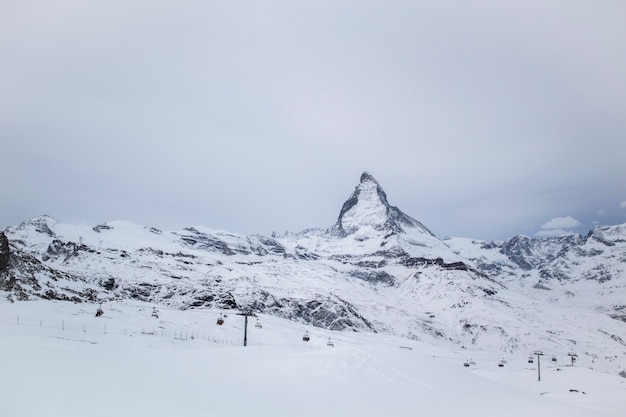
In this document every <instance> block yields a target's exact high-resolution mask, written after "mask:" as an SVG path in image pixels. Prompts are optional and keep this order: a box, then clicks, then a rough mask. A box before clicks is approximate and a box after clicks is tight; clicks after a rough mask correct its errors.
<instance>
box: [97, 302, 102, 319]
mask: <svg viewBox="0 0 626 417" xmlns="http://www.w3.org/2000/svg"><path fill="white" fill-rule="evenodd" d="M103 314H104V310H102V304H100V307H98V309H97V310H96V317H100V316H101V315H103Z"/></svg>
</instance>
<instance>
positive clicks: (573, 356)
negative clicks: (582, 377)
mask: <svg viewBox="0 0 626 417" xmlns="http://www.w3.org/2000/svg"><path fill="white" fill-rule="evenodd" d="M567 356H569V357H570V358H572V366H574V362H576V357H577V356H578V355H577V354H575V353H574V352H570V353H568V354H567Z"/></svg>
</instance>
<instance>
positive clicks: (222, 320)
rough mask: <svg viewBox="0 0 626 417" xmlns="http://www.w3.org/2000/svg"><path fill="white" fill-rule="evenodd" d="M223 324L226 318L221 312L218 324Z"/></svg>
mask: <svg viewBox="0 0 626 417" xmlns="http://www.w3.org/2000/svg"><path fill="white" fill-rule="evenodd" d="M222 324H224V318H223V317H222V314H220V317H219V318H218V319H217V325H218V326H221V325H222Z"/></svg>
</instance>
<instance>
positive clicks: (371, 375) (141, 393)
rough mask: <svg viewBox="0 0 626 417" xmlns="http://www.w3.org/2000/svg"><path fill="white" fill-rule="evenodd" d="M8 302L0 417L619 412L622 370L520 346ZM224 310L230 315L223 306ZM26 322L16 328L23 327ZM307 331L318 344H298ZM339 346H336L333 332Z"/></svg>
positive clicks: (125, 307) (131, 306) (2, 323)
mask: <svg viewBox="0 0 626 417" xmlns="http://www.w3.org/2000/svg"><path fill="white" fill-rule="evenodd" d="M103 308H104V310H105V314H104V316H102V317H99V318H95V317H94V314H93V313H94V311H95V306H92V305H89V306H88V305H86V304H73V303H67V302H58V301H46V300H40V301H29V302H16V303H13V304H11V303H7V302H2V303H0V330H1V331H2V333H3V334H4V335H5V336H4V337H3V338H2V339H1V340H0V355H1V357H3V358H7V359H8V358H10V360H5V364H4V366H3V375H4V377H3V378H0V392H2V399H1V400H0V415H2V416H10V417H21V416H24V417H26V416H28V417H31V416H39V415H46V416H52V417H54V416H63V417H72V416H84V415H89V416H93V417H99V416H112V415H114V416H118V417H124V416H138V415H146V416H148V415H149V416H151V417H161V416H163V417H165V416H167V417H169V416H172V415H185V416H206V415H213V416H252V415H254V416H277V417H280V416H293V415H301V416H320V415H326V416H345V415H358V416H362V417H365V416H381V415H393V416H399V417H401V416H414V415H416V414H419V415H428V416H460V415H463V416H464V417H472V416H480V417H487V416H503V415H506V416H528V415H533V416H536V417H542V416H546V417H547V416H550V417H551V416H554V415H568V416H570V417H575V416H592V415H593V416H596V417H604V416H606V417H609V416H621V415H623V410H624V409H625V408H626V395H624V394H626V392H625V391H626V379H624V378H620V377H618V376H616V375H607V374H603V373H597V372H594V371H591V370H589V369H586V368H584V367H579V366H574V367H572V366H568V365H567V362H566V361H564V360H560V361H559V363H558V364H552V363H550V362H548V361H546V363H545V364H544V365H543V366H542V369H541V376H542V378H541V381H540V382H539V381H537V369H536V366H535V365H530V364H528V363H527V362H526V357H525V355H510V356H507V357H506V358H507V365H506V366H505V367H503V368H500V367H498V366H497V363H498V362H499V361H500V360H501V357H500V356H494V355H493V354H479V355H477V356H475V357H473V358H472V359H473V361H474V362H475V364H474V365H472V366H471V367H468V368H465V367H464V366H463V365H462V364H463V361H465V360H467V359H468V358H467V357H466V356H465V353H466V352H460V351H459V350H458V349H451V348H449V347H448V348H446V347H442V346H438V345H432V344H429V343H425V342H417V341H410V340H406V339H402V338H398V337H394V336H390V335H383V334H372V333H345V332H333V331H329V330H324V329H319V328H315V327H310V326H306V325H302V324H296V323H293V322H290V321H287V320H283V319H279V318H276V317H272V316H265V315H260V317H259V323H262V328H261V329H258V328H256V327H255V326H254V325H253V323H255V321H251V322H250V325H249V329H248V341H249V345H248V346H247V347H243V346H241V339H242V330H243V317H241V316H236V315H232V314H229V315H228V317H227V318H226V322H225V324H224V325H223V326H217V325H216V324H215V319H216V317H218V314H219V313H220V312H219V311H216V310H202V311H201V310H188V311H180V310H168V309H161V310H160V312H159V313H160V316H159V318H158V319H157V318H153V317H151V314H150V313H151V311H152V306H151V305H147V304H143V303H139V302H136V301H135V302H131V301H124V302H117V303H111V304H108V305H105V306H103ZM225 312H226V313H229V312H228V311H221V313H225ZM18 323H19V324H18ZM307 330H308V331H309V332H310V335H311V341H310V342H308V343H305V342H303V341H302V340H301V337H302V334H303V332H304V331H307ZM329 338H330V340H332V341H333V343H334V347H332V348H331V347H327V342H328V340H329Z"/></svg>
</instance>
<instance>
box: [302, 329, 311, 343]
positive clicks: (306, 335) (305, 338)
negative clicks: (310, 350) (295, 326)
mask: <svg viewBox="0 0 626 417" xmlns="http://www.w3.org/2000/svg"><path fill="white" fill-rule="evenodd" d="M309 340H311V338H310V337H309V332H308V331H307V332H304V336H302V341H303V342H308V341H309Z"/></svg>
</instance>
